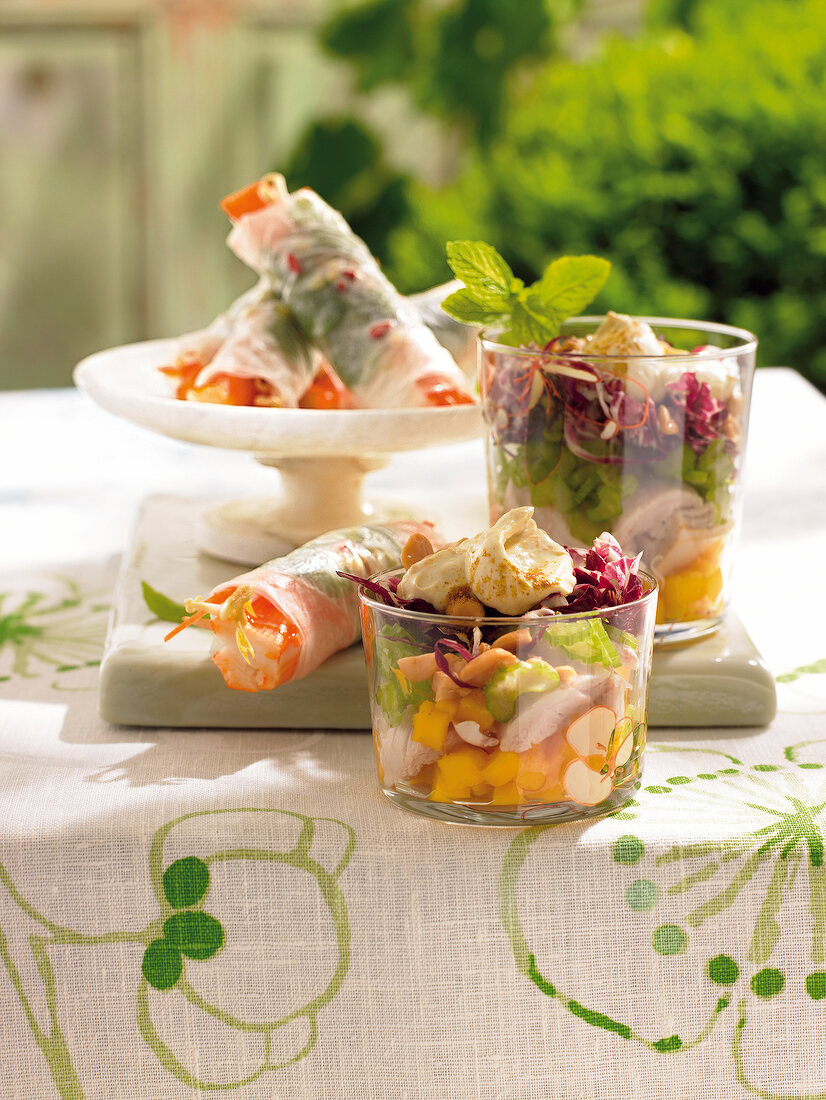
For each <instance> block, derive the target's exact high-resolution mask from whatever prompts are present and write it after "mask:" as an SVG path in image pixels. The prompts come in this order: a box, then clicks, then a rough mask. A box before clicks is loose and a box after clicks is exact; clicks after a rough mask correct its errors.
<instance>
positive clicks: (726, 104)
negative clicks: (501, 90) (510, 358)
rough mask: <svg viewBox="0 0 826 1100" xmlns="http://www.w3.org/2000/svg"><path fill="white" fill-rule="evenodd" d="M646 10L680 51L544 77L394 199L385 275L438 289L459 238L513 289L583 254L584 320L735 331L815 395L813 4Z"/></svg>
mask: <svg viewBox="0 0 826 1100" xmlns="http://www.w3.org/2000/svg"><path fill="white" fill-rule="evenodd" d="M656 2H657V3H658V5H659V8H660V11H659V13H658V16H657V20H655V22H660V23H661V22H662V20H663V19H664V18H667V17H669V16H668V10H669V9H670V11H671V17H677V16H679V17H680V18H681V19H684V20H685V21H686V22H688V24H689V25H690V26H691V28H692V32H691V34H689V33H687V32H686V31H684V30H682V29H680V28H678V27H676V26H672V27H670V28H667V29H662V27H660V28H659V29H655V30H651V31H649V32H648V33H647V34H646V35H644V36H643V37H642V38H640V39H638V40H636V41H625V40H622V39H619V38H615V39H612V40H609V41H607V42H605V43H604V44H603V45H602V48H601V49H600V51H599V53H598V54H597V55H596V56H594V57H593V58H591V59H589V60H587V61H584V62H572V61H564V62H560V61H558V60H557V61H555V62H554V64H553V65H550V66H548V67H546V68H545V70H544V71H543V72H542V73H541V75H539V76H538V77H537V78H536V79H534V80H533V81H532V82H531V83H530V85H529V86H525V87H522V88H521V89H520V90H519V93H518V94H515V95H513V96H512V97H511V102H510V104H509V107H508V109H507V112H506V114H505V116H504V118H503V123H502V128H501V132H500V134H499V135H498V136H497V137H496V138H495V139H494V140H493V141H491V142H490V143H489V144H488V145H487V146H486V147H482V148H477V149H476V150H475V151H473V152H471V154H470V155H469V156H468V158H467V163H466V166H465V168H464V169H463V171H462V172H461V173H460V175H459V177H458V178H457V179H456V180H455V181H454V182H453V183H452V184H451V185H450V186H448V187H446V188H444V189H442V190H440V191H438V192H436V191H433V190H430V189H428V188H427V187H425V186H422V185H421V184H415V185H411V186H412V191H411V194H410V201H409V204H408V210H409V215H408V218H407V220H406V221H405V222H404V223H403V224H400V225H399V226H398V227H397V228H396V229H395V230H393V231H392V232H391V233H390V234H389V237H388V248H389V254H388V255H386V256H385V257H384V261H385V266H386V269H387V271H388V274H389V275H390V277H391V278H393V279H395V281H396V282H397V283H398V285H399V286H400V288H402V289H404V290H413V289H418V288H420V287H423V286H425V285H428V284H431V283H434V282H439V281H441V280H442V279H444V278H445V277H446V276H447V274H448V271H447V267H446V265H445V261H444V244H445V241H446V240H449V239H455V238H464V237H470V238H481V239H484V240H488V241H490V242H491V243H493V244H495V245H496V247H497V248H499V249H500V251H502V253H503V254H504V255H505V256H506V257H507V258H508V260H509V261H510V262H511V263H512V265H513V267H514V269H515V270H516V271H517V273H518V274H520V275H522V276H523V277H526V278H533V277H535V276H536V275H537V274H538V272H539V271H540V270H541V269H542V267H543V266H544V265H545V263H546V262H547V261H548V260H549V259H550V258H552V257H553V256H555V255H558V254H560V253H562V252H589V251H593V252H597V253H599V254H601V255H604V256H607V257H608V258H609V259H611V261H612V263H613V265H614V267H613V272H612V275H611V277H610V278H609V280H608V283H607V285H606V287H605V289H604V290H603V292H602V294H601V296H600V299H598V301H597V303H596V305H597V307H602V308H606V307H611V308H614V309H618V310H622V311H626V312H637V313H651V314H667V315H671V316H683V317H693V318H701V317H702V318H706V319H714V320H722V321H728V322H729V323H732V324H737V325H742V326H744V327H746V328H750V329H752V330H754V331H755V332H756V333H757V334H758V335H759V337H760V341H761V350H760V361H761V362H762V363H767V364H777V363H783V364H790V365H792V366H795V367H797V368H798V369H799V370H801V371H802V372H803V373H804V374H805V375H806V376H807V377H809V378H810V379H811V380H812V381H814V382H815V383H816V384H817V385H819V387H820V388H821V389H823V390H824V391H826V4H823V2H822V0H752V2H749V3H746V2H744V0H725V2H722V3H718V2H717V0H705V2H696V0H695V2H693V3H692V2H690V0H656Z"/></svg>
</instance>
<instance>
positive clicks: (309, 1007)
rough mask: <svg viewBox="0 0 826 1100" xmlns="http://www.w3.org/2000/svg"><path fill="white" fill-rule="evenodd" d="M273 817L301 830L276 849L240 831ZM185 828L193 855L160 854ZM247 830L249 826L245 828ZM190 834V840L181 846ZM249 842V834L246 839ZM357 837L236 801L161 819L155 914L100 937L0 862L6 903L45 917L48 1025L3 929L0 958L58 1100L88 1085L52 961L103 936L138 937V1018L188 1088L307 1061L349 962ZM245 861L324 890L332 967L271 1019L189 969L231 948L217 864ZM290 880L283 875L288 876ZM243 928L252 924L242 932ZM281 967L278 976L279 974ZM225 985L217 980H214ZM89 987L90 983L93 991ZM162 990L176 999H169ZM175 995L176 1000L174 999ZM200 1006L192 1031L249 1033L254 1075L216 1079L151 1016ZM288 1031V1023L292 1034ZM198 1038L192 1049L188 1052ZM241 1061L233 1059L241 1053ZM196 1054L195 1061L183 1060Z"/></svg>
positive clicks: (33, 943) (37, 951)
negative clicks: (279, 1047)
mask: <svg viewBox="0 0 826 1100" xmlns="http://www.w3.org/2000/svg"><path fill="white" fill-rule="evenodd" d="M266 815H269V817H270V818H274V817H276V816H278V817H280V818H281V819H282V820H286V819H291V820H292V821H294V822H295V825H296V829H295V831H296V832H297V834H298V835H297V838H296V839H295V841H294V843H293V844H292V845H290V846H285V847H283V848H279V847H274V846H271V845H261V844H260V843H259V842H258V840H257V838H256V837H254V836H248V837H246V838H245V836H244V825H245V822H248V823H252V822H253V821H254V820H256V819H257V820H260V819H261V818H262V817H264V816H266ZM322 823H323V824H324V825H325V827H326V828H328V829H329V828H332V829H334V830H339V831H340V836H341V842H340V850H341V854H340V857H339V859H338V862H337V863H336V864H335V866H333V867H332V868H327V867H325V866H324V865H323V863H322V862H320V860H318V859H316V858H315V857H314V856H313V854H312V846H313V841H314V839H315V837H316V833H317V829H318V827H319V826H320V825H321V824H322ZM222 825H223V826H224V827H233V828H236V829H237V831H238V832H239V833H240V836H239V840H240V843H239V844H238V845H237V846H233V847H227V848H217V849H214V850H211V851H207V850H204V848H205V846H207V847H208V845H209V843H210V841H209V838H210V836H211V835H212V834H214V832H215V831H216V830H217V829H219V828H220V827H221V826H222ZM184 826H193V827H195V828H196V829H198V828H199V827H200V826H203V827H204V831H202V832H201V833H200V834H199V835H196V839H195V841H194V843H196V844H197V846H198V847H199V848H200V849H201V854H200V855H194V854H193V855H188V856H182V857H180V858H178V859H175V860H172V861H171V862H168V861H167V857H166V856H165V846H166V845H167V844H168V842H169V841H170V840H171V839H172V838H174V837H175V836H176V833H177V832H178V831H180V830H181V829H182V828H183V827H184ZM252 832H254V830H252V829H250V833H252ZM188 839H189V838H186V840H185V841H184V842H185V843H186V842H188ZM245 839H246V841H247V842H245ZM354 846H355V835H354V833H353V830H352V829H351V828H350V827H349V826H348V825H345V824H344V823H343V822H340V821H335V820H333V819H329V818H312V817H307V816H305V815H303V814H299V813H294V812H292V811H288V810H273V809H258V808H241V809H219V810H203V811H194V812H192V813H188V814H184V815H182V816H181V817H178V818H175V819H174V820H173V821H170V822H169V823H168V824H166V825H164V826H163V827H162V828H160V829H159V830H158V831H157V832H156V833H155V835H154V838H153V840H152V843H151V847H150V850H149V855H148V863H149V879H150V881H151V888H152V891H153V893H154V895H155V898H156V900H157V904H158V908H159V914H158V916H157V917H156V918H154V919H153V920H152V921H150V922H149V923H148V924H147V925H146V926H145V927H144V928H142V929H138V930H135V931H121V930H113V931H110V932H105V933H102V934H97V935H90V934H87V933H84V932H83V931H79V930H76V929H74V928H70V927H68V926H66V925H63V924H59V923H57V922H55V921H52V920H51V919H50V918H49V917H48V916H46V915H45V914H43V913H41V912H39V911H38V910H37V909H36V908H35V907H34V906H33V905H31V904H30V903H29V902H28V901H27V900H26V898H25V897H24V896H23V894H22V893H21V892H20V891H19V890H18V889H17V887H16V885H15V884H14V882H13V881H12V879H11V877H10V875H9V874H8V871H7V870H6V868H5V867H4V866H3V865H2V864H0V883H2V886H3V887H4V888H5V889H6V891H7V892H8V894H9V896H10V898H11V900H12V901H13V902H14V903H15V905H16V906H17V907H18V908H19V909H20V910H22V912H23V913H25V914H26V915H27V916H28V917H29V918H30V919H31V920H32V921H34V922H35V923H36V924H37V925H39V926H40V931H38V932H37V933H34V934H31V935H29V937H28V942H29V947H30V949H31V952H32V954H33V956H34V958H35V961H36V964H37V971H38V973H39V975H40V978H41V981H42V983H43V988H44V992H45V1001H46V1005H47V1010H48V1017H49V1027H48V1028H44V1027H43V1026H41V1024H40V1023H39V1022H38V1019H37V1016H36V1013H35V1010H34V1003H35V999H36V998H35V997H34V996H31V997H30V995H29V994H28V993H27V990H26V987H25V983H24V980H23V977H22V974H21V972H20V970H19V969H18V967H17V966H16V965H15V961H14V959H13V956H12V952H11V950H10V948H9V943H8V941H7V938H6V935H5V933H4V932H3V931H2V929H0V962H2V964H3V966H4V967H5V969H6V971H7V973H8V975H9V978H10V979H11V982H12V985H13V987H14V990H15V993H16V995H17V998H18V1000H19V1002H20V1004H21V1005H22V1008H23V1011H24V1013H25V1017H26V1020H27V1022H28V1025H29V1028H30V1030H31V1032H32V1034H33V1036H34V1039H35V1041H36V1042H37V1044H38V1046H39V1047H40V1050H41V1051H42V1053H43V1056H44V1057H45V1058H46V1061H47V1063H48V1066H49V1070H50V1072H51V1075H52V1078H53V1079H54V1082H55V1084H56V1086H57V1089H58V1092H59V1095H60V1096H61V1098H62V1100H85V1098H86V1092H85V1090H84V1086H83V1082H82V1066H76V1065H75V1064H74V1063H73V1060H72V1056H71V1053H70V1049H69V1045H68V1043H67V1038H66V1035H65V1034H64V1030H63V1028H64V1024H63V1023H62V1021H63V1020H65V1019H69V1018H70V1017H71V1006H70V1005H60V1004H58V999H57V992H56V990H57V984H56V980H55V971H54V966H53V958H54V954H55V952H57V951H59V950H60V948H61V947H74V948H77V947H91V946H95V945H96V946H100V945H105V944H135V945H136V946H140V947H141V948H142V955H140V954H138V955H136V958H135V974H134V983H135V1012H136V1019H137V1027H138V1030H139V1032H140V1035H141V1036H142V1037H143V1040H144V1041H145V1042H146V1044H147V1045H148V1047H149V1049H150V1050H151V1051H152V1052H153V1053H154V1055H155V1056H156V1058H157V1059H158V1062H159V1064H160V1066H161V1067H163V1070H164V1071H166V1072H168V1073H170V1074H171V1075H172V1076H173V1077H175V1078H177V1080H178V1081H180V1082H182V1083H183V1084H184V1085H187V1086H189V1087H191V1088H192V1089H207V1090H212V1089H215V1090H222V1091H224V1090H234V1089H239V1088H242V1087H243V1086H244V1085H247V1084H250V1083H251V1082H253V1081H256V1080H258V1079H259V1078H261V1077H262V1076H263V1075H264V1074H267V1073H273V1072H276V1071H278V1070H283V1069H284V1068H285V1067H286V1066H288V1065H291V1064H292V1063H294V1062H297V1061H299V1060H300V1059H302V1058H305V1057H306V1056H307V1055H309V1054H310V1052H311V1051H312V1050H313V1048H314V1046H315V1045H316V1043H317V1042H318V1039H319V1026H318V1017H319V1014H320V1013H321V1011H322V1010H323V1008H324V1007H325V1006H326V1005H327V1004H329V1003H330V1001H331V1000H332V999H333V998H334V997H335V995H336V994H337V992H338V991H339V989H340V988H341V985H342V983H343V981H344V978H345V976H346V974H347V970H348V968H349V963H350V922H349V917H348V913H347V905H346V902H345V899H344V895H343V893H342V891H341V888H340V886H339V879H340V877H341V875H342V873H343V872H344V870H345V869H346V867H347V865H348V863H349V862H350V859H351V857H352V854H353V849H354ZM236 863H240V864H242V865H244V866H245V868H246V871H245V874H246V875H249V874H250V873H252V870H253V869H254V867H256V866H259V867H260V866H261V865H264V866H266V867H268V868H271V869H272V870H277V869H279V868H280V869H281V872H282V873H283V871H284V870H285V869H287V870H290V871H292V872H298V873H300V874H302V875H304V874H306V875H308V876H310V878H311V879H313V880H314V881H315V885H316V888H317V890H318V894H319V908H320V910H323V911H326V912H327V914H328V918H329V927H330V929H331V931H332V937H333V941H332V942H331V943H329V944H322V943H319V944H318V950H319V951H321V950H322V948H325V949H327V950H328V953H329V954H330V956H331V958H333V959H334V960H335V962H334V965H332V966H331V967H330V969H329V972H326V971H324V967H321V968H320V970H319V973H321V972H322V971H324V974H323V979H322V980H320V983H319V986H318V988H317V989H316V990H315V993H314V995H313V996H311V997H310V999H309V1000H306V1001H305V1002H304V1003H302V1004H296V1005H295V1006H294V1007H293V1008H292V1009H291V1010H290V1011H288V1012H286V1013H283V1012H282V1013H280V1014H278V1015H276V1016H274V1017H273V1018H270V1019H257V1018H253V1017H251V1016H245V1015H244V1014H243V1011H239V1010H237V1009H235V1008H234V1006H232V1005H225V1004H219V1003H215V1000H214V999H211V998H210V997H207V996H204V995H203V994H202V993H201V992H199V990H198V989H197V987H196V986H197V982H195V981H193V980H192V977H191V975H190V974H189V972H188V968H189V966H190V965H191V963H192V961H193V960H195V961H197V963H198V965H200V966H212V965H215V963H216V962H217V961H219V960H220V959H221V956H222V952H223V951H225V950H226V949H227V947H228V945H230V946H231V944H232V942H233V936H235V937H237V936H238V935H239V934H241V932H240V931H239V930H238V929H233V928H231V927H225V926H224V924H222V922H221V921H220V920H219V919H218V918H217V917H216V916H215V915H214V913H213V912H210V910H212V909H214V907H215V905H216V904H219V903H220V901H221V899H220V897H219V896H218V894H217V893H216V891H218V890H219V887H218V885H217V884H216V883H215V881H214V877H215V872H216V869H217V868H219V867H221V866H227V865H232V864H236ZM286 885H287V888H288V887H289V883H287V884H286ZM272 911H273V920H274V921H277V919H278V917H277V913H278V893H277V891H276V892H275V893H274V894H273V898H272ZM243 931H244V932H246V933H247V935H249V933H250V930H249V928H247V929H245V930H243ZM278 978H279V975H278V972H277V971H276V972H275V973H274V974H273V979H274V980H275V981H277V980H278ZM219 985H220V983H219ZM89 992H90V995H93V994H94V989H93V988H90V991H89ZM169 998H172V999H173V1000H172V1001H170V1000H169ZM175 999H177V1004H179V1005H180V1008H176V1007H175V1003H176V1000H175ZM193 1011H194V1012H195V1013H196V1014H198V1015H199V1017H200V1020H201V1023H199V1028H198V1034H199V1037H200V1036H201V1034H202V1033H204V1032H208V1031H209V1029H210V1027H213V1026H214V1027H217V1028H219V1029H220V1032H221V1037H222V1043H223V1044H224V1045H226V1044H231V1043H232V1038H231V1036H232V1035H233V1033H234V1034H237V1035H238V1037H239V1042H240V1040H241V1038H242V1037H244V1041H245V1043H246V1044H247V1045H248V1043H249V1041H250V1040H252V1041H253V1042H256V1043H257V1044H258V1046H259V1055H258V1065H257V1066H256V1068H255V1069H254V1070H252V1072H246V1073H243V1074H239V1075H238V1076H237V1077H235V1078H226V1079H221V1080H208V1079H206V1078H205V1077H204V1076H203V1074H202V1072H199V1069H200V1058H199V1057H198V1053H197V1039H196V1040H195V1043H194V1044H193V1036H192V1034H190V1033H187V1032H186V1029H185V1028H184V1032H185V1034H186V1038H187V1040H188V1042H187V1043H186V1044H182V1050H181V1051H180V1052H176V1050H175V1049H174V1048H173V1044H172V1042H170V1041H168V1040H167V1039H165V1038H164V1037H163V1036H162V1034H161V1029H162V1026H164V1025H160V1026H159V1024H158V1017H159V1015H160V1016H163V1017H164V1019H165V1020H166V1023H167V1024H168V1020H169V1018H170V1016H171V1017H173V1018H174V1017H175V1016H181V1017H182V1018H183V1017H184V1016H185V1014H186V1013H189V1012H193ZM296 1022H297V1023H299V1024H303V1027H302V1034H301V1038H300V1040H299V1041H297V1042H296V1044H295V1048H294V1049H293V1050H291V1051H290V1052H289V1053H287V1054H285V1053H284V1052H283V1051H282V1054H281V1056H280V1057H278V1058H275V1057H274V1056H273V1055H274V1046H273V1040H274V1037H275V1035H276V1034H277V1033H278V1032H280V1031H281V1030H282V1029H287V1028H288V1027H289V1025H292V1024H294V1023H296ZM288 1038H289V1039H290V1040H292V1032H289V1033H288ZM193 1045H194V1046H195V1047H196V1049H193ZM239 1060H240V1056H239ZM192 1061H194V1062H195V1063H196V1065H192V1064H188V1063H190V1062H192Z"/></svg>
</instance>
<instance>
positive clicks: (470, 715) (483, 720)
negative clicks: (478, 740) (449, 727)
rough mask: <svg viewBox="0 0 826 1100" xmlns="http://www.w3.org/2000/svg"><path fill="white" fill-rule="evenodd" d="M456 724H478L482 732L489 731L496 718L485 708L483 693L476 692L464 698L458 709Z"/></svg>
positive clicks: (460, 701)
mask: <svg viewBox="0 0 826 1100" xmlns="http://www.w3.org/2000/svg"><path fill="white" fill-rule="evenodd" d="M454 721H455V722H476V723H477V724H478V726H479V729H481V730H485V731H487V730H489V729H490V728H491V727H492V726H493V723H494V717H493V715H492V714H491V712H490V711H489V710H488V708H487V707H486V706H485V696H484V693H483V692H481V691H474V692H471V693H469V694H468V695H465V696H463V697H462V698H461V699H460V700H459V705H458V707H457V708H456V717H455V718H454Z"/></svg>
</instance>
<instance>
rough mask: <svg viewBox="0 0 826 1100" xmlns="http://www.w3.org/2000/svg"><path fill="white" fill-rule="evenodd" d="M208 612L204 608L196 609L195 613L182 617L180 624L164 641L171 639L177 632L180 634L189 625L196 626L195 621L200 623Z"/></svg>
mask: <svg viewBox="0 0 826 1100" xmlns="http://www.w3.org/2000/svg"><path fill="white" fill-rule="evenodd" d="M206 614H207V611H206V609H204V610H202V611H196V612H195V614H194V615H188V616H187V617H186V618H185V619H181V621H180V622H179V623H178V625H177V626H176V627H174V629H172V630H170V631H169V633H168V634H166V635H165V636H164V641H165V642H168V641H170V640H171V639H172V638H174V637H175V635H176V634H180V633H181V631H182V630H186V628H187V627H188V626H194V624H195V623H199V622H200V621H201V619H203V617H204V615H206Z"/></svg>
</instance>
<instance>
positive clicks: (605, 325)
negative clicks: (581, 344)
mask: <svg viewBox="0 0 826 1100" xmlns="http://www.w3.org/2000/svg"><path fill="white" fill-rule="evenodd" d="M585 351H586V352H587V353H590V354H592V355H664V354H665V347H664V346H663V345H662V344H661V343H660V341H659V340H658V338H657V336H656V334H655V332H654V330H653V329H652V328H651V326H650V325H648V324H646V323H645V321H638V320H636V319H635V318H634V317H629V316H628V314H627V313H614V312H613V311H612V310H609V312H608V314H607V315H606V317H605V320H604V321H603V322H602V324H601V325H600V326H599V328H598V329H597V331H596V332H595V333H594V335H593V336H592V337H591V338H590V340H589V341H588V343H587V345H586V347H585Z"/></svg>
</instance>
